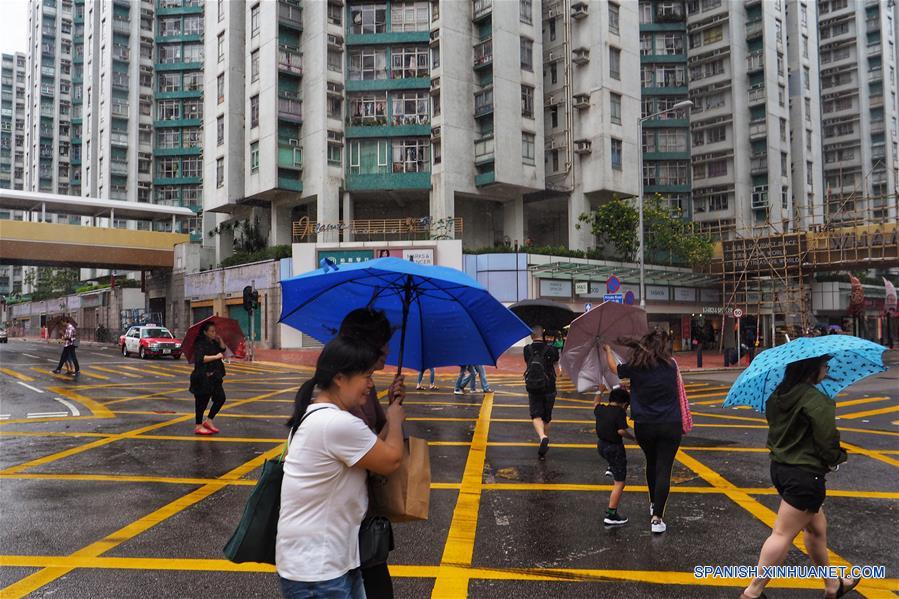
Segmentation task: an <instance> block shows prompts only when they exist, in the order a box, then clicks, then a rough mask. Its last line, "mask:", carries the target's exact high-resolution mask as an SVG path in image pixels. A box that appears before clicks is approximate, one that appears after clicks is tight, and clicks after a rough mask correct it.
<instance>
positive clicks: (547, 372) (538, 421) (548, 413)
mask: <svg viewBox="0 0 899 599" xmlns="http://www.w3.org/2000/svg"><path fill="white" fill-rule="evenodd" d="M524 362H525V364H527V368H526V369H525V371H524V386H525V389H526V390H527V392H528V407H529V409H530V413H531V420H532V421H533V423H534V431H536V433H537V437H538V438H539V439H540V448H539V449H538V450H537V455H538V456H540V457H541V458H543V457H544V456H545V455H546V452H547V451H549V423H550V422H551V421H552V419H553V405H554V404H555V403H556V364H557V363H558V362H559V352H558V351H557V350H556V348H554V347H553V346H552V345H551V344H549V343H547V342H546V339H545V338H544V335H543V327H542V326H540V325H537V326H535V327H534V328H533V329H532V330H531V343H530V345H526V346H525V348H524Z"/></svg>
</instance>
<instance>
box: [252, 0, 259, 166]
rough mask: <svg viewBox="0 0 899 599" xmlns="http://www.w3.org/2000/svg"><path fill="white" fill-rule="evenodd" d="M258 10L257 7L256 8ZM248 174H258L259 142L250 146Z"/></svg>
mask: <svg viewBox="0 0 899 599" xmlns="http://www.w3.org/2000/svg"><path fill="white" fill-rule="evenodd" d="M257 8H258V7H257ZM250 172H252V173H258V172H259V142H258V141H254V142H253V143H251V144H250Z"/></svg>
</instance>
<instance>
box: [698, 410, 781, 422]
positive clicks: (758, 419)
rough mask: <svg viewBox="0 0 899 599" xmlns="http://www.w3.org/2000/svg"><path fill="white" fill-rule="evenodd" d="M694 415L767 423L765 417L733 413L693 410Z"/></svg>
mask: <svg viewBox="0 0 899 599" xmlns="http://www.w3.org/2000/svg"><path fill="white" fill-rule="evenodd" d="M692 414H693V415H694V416H704V417H706V418H724V419H729V420H744V421H746V422H764V423H766V424H767V422H768V421H767V420H765V419H764V418H753V417H752V416H736V415H731V414H709V413H708V412H692Z"/></svg>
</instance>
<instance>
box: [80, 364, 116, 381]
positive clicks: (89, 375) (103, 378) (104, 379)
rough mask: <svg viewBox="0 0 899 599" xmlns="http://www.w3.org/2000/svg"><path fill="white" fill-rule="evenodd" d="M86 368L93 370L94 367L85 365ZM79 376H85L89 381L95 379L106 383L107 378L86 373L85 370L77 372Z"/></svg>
mask: <svg viewBox="0 0 899 599" xmlns="http://www.w3.org/2000/svg"><path fill="white" fill-rule="evenodd" d="M87 368H94V366H90V365H87ZM78 372H79V374H80V375H81V376H86V377H87V378H89V379H97V380H99V381H108V380H109V377H108V376H104V375H102V374H97V373H94V372H88V371H87V370H84V369H81V370H80V371H78Z"/></svg>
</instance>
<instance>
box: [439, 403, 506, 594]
mask: <svg viewBox="0 0 899 599" xmlns="http://www.w3.org/2000/svg"><path fill="white" fill-rule="evenodd" d="M492 411H493V393H487V394H485V395H484V403H483V405H481V412H480V414H479V416H478V420H477V424H476V425H475V428H474V434H473V436H472V440H471V448H470V449H469V450H468V458H467V459H466V461H465V471H464V473H463V474H462V486H461V487H460V489H459V496H458V498H457V499H456V508H455V509H454V510H453V519H452V521H451V522H450V527H449V531H448V532H447V535H446V544H445V545H444V546H443V556H442V557H441V558H440V568H439V569H438V572H437V580H436V581H435V582H434V589H433V591H432V593H431V597H435V598H442V597H449V598H451V599H457V598H459V597H467V596H468V581H469V577H468V575H467V570H465V569H464V568H462V569H455V568H454V569H452V570H450V569H448V568H446V566H470V565H471V560H472V556H473V554H474V541H475V534H476V533H477V529H478V511H479V509H480V506H481V485H482V481H483V477H484V463H485V461H486V459H487V437H488V436H489V435H490V415H491V413H492Z"/></svg>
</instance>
